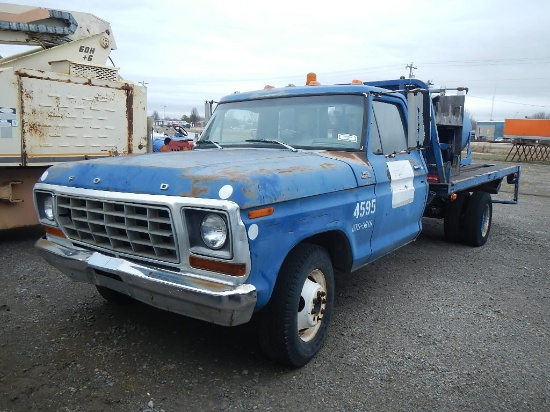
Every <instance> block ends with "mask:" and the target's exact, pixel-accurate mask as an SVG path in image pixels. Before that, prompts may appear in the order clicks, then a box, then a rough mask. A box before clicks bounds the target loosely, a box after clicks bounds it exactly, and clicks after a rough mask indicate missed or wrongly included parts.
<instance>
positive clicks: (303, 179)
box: [43, 149, 357, 208]
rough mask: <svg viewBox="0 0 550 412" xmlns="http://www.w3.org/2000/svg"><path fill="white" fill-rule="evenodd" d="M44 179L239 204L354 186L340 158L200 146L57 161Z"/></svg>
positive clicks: (245, 205)
mask: <svg viewBox="0 0 550 412" xmlns="http://www.w3.org/2000/svg"><path fill="white" fill-rule="evenodd" d="M323 176H326V177H323ZM43 181H44V182H45V183H50V184H57V185H62V186H71V187H78V188H85V189H96V190H107V191H113V192H123V193H146V194H152V195H168V196H184V197H195V198H208V199H220V198H224V199H228V200H232V201H234V202H235V203H237V204H238V205H239V206H240V207H241V208H251V207H257V206H261V205H265V204H272V203H278V202H284V201H288V200H292V199H298V198H304V197H310V196H316V195H320V194H324V193H331V192H336V191H340V190H346V189H350V188H354V187H357V181H356V178H355V175H354V172H353V170H352V168H351V167H350V165H349V164H348V162H346V161H345V159H335V158H331V157H329V156H326V155H324V154H323V153H322V152H321V153H318V152H311V151H309V152H302V151H298V152H292V151H288V150H273V149H222V150H220V149H200V150H193V151H188V152H172V153H153V154H147V155H134V156H124V157H115V158H112V157H111V158H102V159H95V160H89V161H80V162H71V163H62V164H59V165H56V166H53V167H51V168H50V169H49V170H48V175H47V177H46V179H45V180H43Z"/></svg>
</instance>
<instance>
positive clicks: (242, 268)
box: [189, 256, 246, 276]
mask: <svg viewBox="0 0 550 412" xmlns="http://www.w3.org/2000/svg"><path fill="white" fill-rule="evenodd" d="M189 264H190V265H191V266H192V267H194V268H195V269H204V270H210V271H212V272H217V273H222V274H224V275H231V276H244V275H246V264H245V263H228V262H220V261H219V260H210V259H204V258H200V257H196V256H189Z"/></svg>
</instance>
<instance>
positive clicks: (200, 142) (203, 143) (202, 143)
mask: <svg viewBox="0 0 550 412" xmlns="http://www.w3.org/2000/svg"><path fill="white" fill-rule="evenodd" d="M195 145H196V146H206V145H212V146H216V147H217V148H218V149H223V147H221V146H220V145H219V144H218V142H214V141H213V140H197V142H196V143H195Z"/></svg>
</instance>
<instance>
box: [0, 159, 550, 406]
mask: <svg viewBox="0 0 550 412" xmlns="http://www.w3.org/2000/svg"><path fill="white" fill-rule="evenodd" d="M549 177H550V165H548V164H546V165H539V164H524V165H522V188H521V196H520V204H519V205H516V206H512V205H500V204H495V205H494V216H493V217H494V220H493V226H492V229H491V238H490V239H489V242H488V243H487V244H486V245H485V246H484V247H481V248H471V247H467V246H463V245H451V244H449V243H446V242H445V241H444V240H443V225H442V222H441V221H436V220H428V219H425V221H424V227H425V229H424V231H423V233H422V235H421V236H420V238H419V239H418V240H417V241H416V242H414V243H412V244H410V245H408V246H406V247H404V248H402V249H401V250H399V251H397V252H394V253H393V254H391V255H388V256H386V257H385V258H383V259H380V260H379V261H377V262H375V263H373V264H371V265H369V266H368V267H366V268H365V269H363V270H360V271H358V272H356V273H354V274H340V275H338V276H337V278H336V293H337V296H336V300H335V312H334V315H333V321H332V324H331V328H330V331H329V336H328V340H327V342H326V344H325V346H324V348H323V349H322V350H321V352H320V353H319V354H318V356H316V357H315V358H314V359H313V360H312V361H311V362H310V363H309V364H308V365H306V366H305V367H303V368H301V369H289V368H285V367H281V366H279V365H277V364H273V363H271V362H269V361H267V360H266V359H265V358H264V357H263V356H262V354H261V353H260V350H259V344H258V342H257V339H256V333H255V325H254V323H251V324H247V325H243V326H239V327H235V328H224V327H219V326H215V325H210V324H207V323H203V322H200V321H195V320H192V319H188V318H185V317H182V316H178V315H174V314H170V313H167V312H163V311H160V310H156V309H153V308H150V307H148V306H146V305H142V304H135V305H130V306H122V307H120V306H116V305H112V304H108V303H106V302H105V301H104V300H103V299H102V298H101V297H100V296H99V295H98V294H97V293H96V291H95V289H94V287H93V286H91V285H85V284H77V283H73V282H71V281H70V280H68V279H67V278H66V277H65V276H64V275H62V274H60V273H59V272H58V271H57V270H56V269H54V268H53V267H50V266H49V265H47V264H46V263H45V262H44V261H43V260H42V259H41V258H40V257H39V256H37V254H36V252H35V250H34V247H33V244H34V242H35V241H36V239H37V238H38V237H39V236H40V235H41V233H42V230H41V229H40V228H29V229H25V230H17V231H9V232H4V233H0V281H1V287H0V371H1V372H0V411H2V412H8V411H140V412H141V411H143V412H152V411H166V412H169V411H199V410H200V411H249V410H258V411H281V410H286V411H317V410H326V411H433V410H437V411H442V410H445V411H483V412H485V411H514V412H515V411H543V410H550V269H549V261H550V260H549V256H550V253H549V244H550V185H549V183H548V179H549ZM504 195H508V196H509V195H510V193H509V191H508V192H507V193H505V194H504Z"/></svg>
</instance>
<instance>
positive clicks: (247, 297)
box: [35, 237, 256, 326]
mask: <svg viewBox="0 0 550 412" xmlns="http://www.w3.org/2000/svg"><path fill="white" fill-rule="evenodd" d="M35 246H36V248H37V249H38V251H39V253H40V255H41V256H42V257H43V258H44V259H46V261H47V262H48V263H50V264H51V265H52V266H54V267H56V268H57V269H59V270H60V271H61V272H63V273H64V274H66V275H67V276H68V277H69V278H71V279H73V280H75V281H77V282H85V283H91V284H93V285H99V286H105V287H107V288H110V289H113V290H115V291H117V292H120V293H124V294H126V295H128V296H131V297H132V298H134V299H136V300H139V301H141V302H144V303H146V304H148V305H151V306H154V307H157V308H159V309H164V310H167V311H169V312H174V313H179V314H181V315H185V316H189V317H192V318H196V319H201V320H205V321H208V322H212V323H216V324H218V325H224V326H235V325H240V324H242V323H246V322H248V321H249V320H250V318H251V317H252V314H253V312H254V308H255V306H256V288H255V287H254V286H252V285H248V284H244V285H240V286H236V287H231V286H226V285H223V284H219V283H214V282H211V281H205V280H203V279H197V278H194V277H190V276H186V275H185V274H179V273H173V272H169V271H165V270H162V269H155V268H150V267H146V266H143V265H140V264H137V263H134V262H130V261H128V260H125V259H120V258H116V257H111V256H106V255H104V254H101V253H99V252H90V251H86V250H82V249H75V248H69V247H65V246H62V245H59V244H57V243H54V242H51V241H49V240H48V239H46V238H45V237H43V238H41V239H39V240H38V241H37V242H36V244H35Z"/></svg>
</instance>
